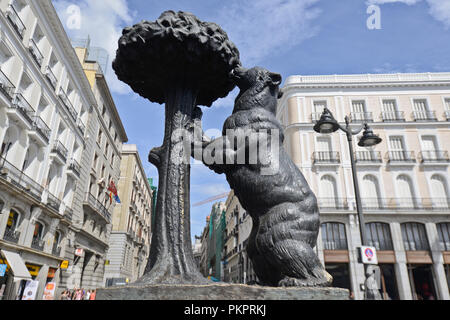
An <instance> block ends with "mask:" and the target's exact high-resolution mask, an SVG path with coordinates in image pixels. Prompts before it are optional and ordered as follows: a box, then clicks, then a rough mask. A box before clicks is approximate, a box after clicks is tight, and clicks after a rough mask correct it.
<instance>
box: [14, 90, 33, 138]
mask: <svg viewBox="0 0 450 320" xmlns="http://www.w3.org/2000/svg"><path fill="white" fill-rule="evenodd" d="M7 112H8V115H9V116H10V117H11V118H12V119H14V120H16V121H18V122H19V123H20V125H21V126H22V127H25V128H26V129H28V130H30V129H31V128H32V124H33V120H32V117H33V115H34V113H35V110H34V109H33V108H32V107H31V105H30V104H29V103H28V101H27V100H26V99H25V98H24V96H23V95H22V94H21V93H16V94H15V95H14V99H13V103H12V104H11V105H10V106H9V109H8V111H7Z"/></svg>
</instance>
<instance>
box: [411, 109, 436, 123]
mask: <svg viewBox="0 0 450 320" xmlns="http://www.w3.org/2000/svg"><path fill="white" fill-rule="evenodd" d="M412 116H413V119H414V121H437V118H436V112H435V111H414V112H413V114H412Z"/></svg>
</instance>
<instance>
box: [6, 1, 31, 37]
mask: <svg viewBox="0 0 450 320" xmlns="http://www.w3.org/2000/svg"><path fill="white" fill-rule="evenodd" d="M6 16H7V17H8V20H9V22H11V24H12V26H13V27H14V30H16V32H17V34H18V35H19V36H20V38H21V39H23V36H24V34H25V30H26V27H25V24H24V23H23V21H22V19H20V16H19V14H18V13H17V10H16V8H15V7H14V5H12V4H10V5H9V7H8V10H7V11H6Z"/></svg>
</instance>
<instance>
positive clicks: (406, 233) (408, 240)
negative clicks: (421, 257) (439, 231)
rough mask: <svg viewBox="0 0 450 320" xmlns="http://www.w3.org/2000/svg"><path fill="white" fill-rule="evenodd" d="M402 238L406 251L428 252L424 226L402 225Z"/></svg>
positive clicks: (418, 224)
mask: <svg viewBox="0 0 450 320" xmlns="http://www.w3.org/2000/svg"><path fill="white" fill-rule="evenodd" d="M402 237H403V245H404V247H405V250H406V251H427V250H430V246H429V244H428V239H427V234H426V231H425V225H423V224H421V223H415V222H412V223H404V224H402Z"/></svg>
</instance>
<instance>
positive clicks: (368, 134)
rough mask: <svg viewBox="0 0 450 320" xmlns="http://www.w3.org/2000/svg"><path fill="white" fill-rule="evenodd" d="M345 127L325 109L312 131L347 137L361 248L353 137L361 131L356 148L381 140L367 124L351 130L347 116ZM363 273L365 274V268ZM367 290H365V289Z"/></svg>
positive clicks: (362, 224)
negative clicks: (335, 133) (340, 131)
mask: <svg viewBox="0 0 450 320" xmlns="http://www.w3.org/2000/svg"><path fill="white" fill-rule="evenodd" d="M345 124H346V125H345V127H343V126H341V125H340V124H339V123H338V122H337V121H336V119H335V118H334V116H333V114H332V113H331V111H330V110H329V109H328V108H325V109H324V111H323V113H322V116H321V118H320V120H319V121H318V122H317V123H316V125H315V126H314V131H315V132H317V133H321V134H330V133H334V132H336V131H338V130H342V131H344V132H345V133H346V135H347V141H348V147H349V151H350V161H351V166H352V176H353V186H354V188H355V199H356V211H357V213H358V219H359V230H360V233H361V243H362V245H363V246H368V245H369V243H368V239H367V235H366V224H365V222H364V215H363V208H362V203H361V196H360V193H359V184H358V177H357V174H356V163H355V157H354V153H353V136H355V135H358V134H359V133H360V132H361V131H362V130H363V129H364V132H363V136H362V137H361V139H360V141H359V142H358V146H360V147H373V146H376V145H378V144H380V143H381V142H382V139H381V138H380V137H378V136H377V135H375V134H374V133H373V131H372V129H371V128H370V127H369V125H368V124H367V123H365V124H364V125H362V126H361V127H360V128H358V129H356V130H352V129H351V128H350V119H349V117H348V116H346V117H345ZM364 269H365V272H366V268H364ZM366 290H367V288H366Z"/></svg>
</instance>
